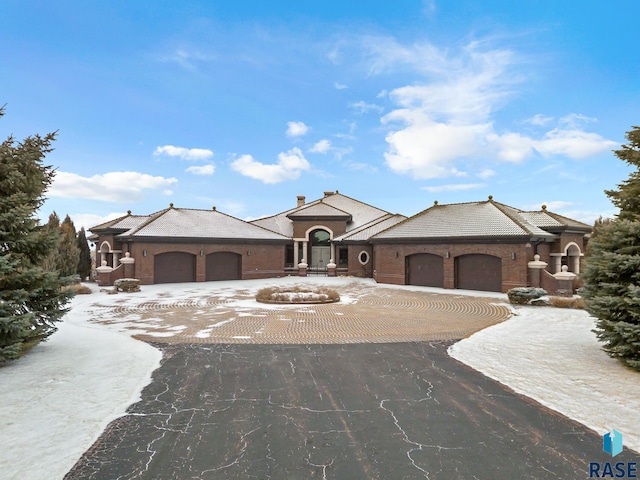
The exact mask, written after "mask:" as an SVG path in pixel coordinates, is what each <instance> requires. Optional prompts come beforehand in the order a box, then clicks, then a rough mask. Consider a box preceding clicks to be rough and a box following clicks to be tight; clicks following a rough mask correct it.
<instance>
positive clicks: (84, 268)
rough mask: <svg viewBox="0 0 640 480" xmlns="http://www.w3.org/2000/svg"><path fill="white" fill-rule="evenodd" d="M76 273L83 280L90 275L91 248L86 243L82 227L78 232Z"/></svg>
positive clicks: (85, 235)
mask: <svg viewBox="0 0 640 480" xmlns="http://www.w3.org/2000/svg"><path fill="white" fill-rule="evenodd" d="M78 251H79V254H78V275H80V279H81V280H84V279H86V278H87V277H88V276H89V275H91V249H90V248H89V244H88V243H87V234H86V233H85V231H84V227H82V228H80V232H78Z"/></svg>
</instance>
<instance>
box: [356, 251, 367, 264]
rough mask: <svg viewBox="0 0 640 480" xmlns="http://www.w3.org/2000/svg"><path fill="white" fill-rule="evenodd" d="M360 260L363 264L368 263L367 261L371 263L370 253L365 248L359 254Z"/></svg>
mask: <svg viewBox="0 0 640 480" xmlns="http://www.w3.org/2000/svg"><path fill="white" fill-rule="evenodd" d="M358 261H359V262H360V264H361V265H366V264H367V263H369V254H368V253H367V252H365V251H364V250H363V251H361V252H360V253H359V254H358Z"/></svg>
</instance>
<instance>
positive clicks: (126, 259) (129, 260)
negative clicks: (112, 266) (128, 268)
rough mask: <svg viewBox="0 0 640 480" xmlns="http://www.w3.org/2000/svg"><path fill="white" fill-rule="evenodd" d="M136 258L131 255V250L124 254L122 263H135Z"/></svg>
mask: <svg viewBox="0 0 640 480" xmlns="http://www.w3.org/2000/svg"><path fill="white" fill-rule="evenodd" d="M135 261H136V260H135V258H132V257H131V254H130V253H129V252H127V253H125V254H124V257H123V258H121V259H120V263H126V264H131V263H135Z"/></svg>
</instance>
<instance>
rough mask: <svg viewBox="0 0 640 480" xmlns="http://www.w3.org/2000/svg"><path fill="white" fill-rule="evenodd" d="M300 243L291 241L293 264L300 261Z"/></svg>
mask: <svg viewBox="0 0 640 480" xmlns="http://www.w3.org/2000/svg"><path fill="white" fill-rule="evenodd" d="M299 256H300V242H298V240H294V241H293V263H294V264H296V263H298V262H299V261H300V259H299V258H298V257H299Z"/></svg>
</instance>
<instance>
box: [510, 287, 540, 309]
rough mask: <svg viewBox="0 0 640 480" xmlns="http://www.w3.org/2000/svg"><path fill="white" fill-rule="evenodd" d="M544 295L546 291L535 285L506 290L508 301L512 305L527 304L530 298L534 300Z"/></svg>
mask: <svg viewBox="0 0 640 480" xmlns="http://www.w3.org/2000/svg"><path fill="white" fill-rule="evenodd" d="M545 295H547V291H546V290H545V289H544V288H535V287H517V288H512V289H511V290H509V291H508V292H507V297H509V302H510V303H512V304H514V305H528V304H529V303H531V300H536V299H538V298H540V297H544V296H545Z"/></svg>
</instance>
